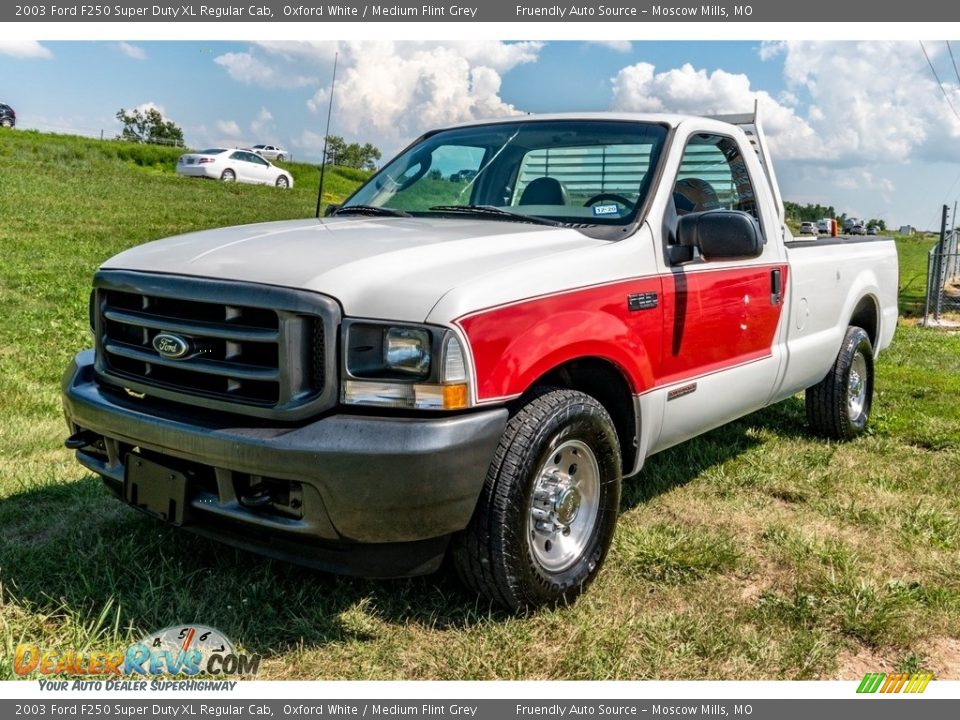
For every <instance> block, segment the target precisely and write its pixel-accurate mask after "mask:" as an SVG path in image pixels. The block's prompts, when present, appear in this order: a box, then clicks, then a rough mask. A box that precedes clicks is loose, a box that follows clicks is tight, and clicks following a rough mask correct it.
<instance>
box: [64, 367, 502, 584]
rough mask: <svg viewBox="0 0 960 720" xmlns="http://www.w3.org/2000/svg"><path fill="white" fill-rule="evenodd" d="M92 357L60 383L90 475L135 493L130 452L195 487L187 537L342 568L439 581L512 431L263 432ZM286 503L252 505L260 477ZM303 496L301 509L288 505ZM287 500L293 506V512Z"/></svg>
mask: <svg viewBox="0 0 960 720" xmlns="http://www.w3.org/2000/svg"><path fill="white" fill-rule="evenodd" d="M93 360H94V354H93V351H90V350H88V351H84V352H82V353H80V354H79V355H77V357H76V358H75V359H74V360H73V362H72V363H71V365H70V367H69V368H68V369H67V372H66V373H65V375H64V378H63V402H64V412H65V414H66V419H67V423H68V424H69V426H70V429H71V432H73V433H78V432H83V431H88V432H87V436H88V437H90V438H91V442H90V444H89V445H88V446H86V447H83V448H81V449H79V450H77V459H78V460H79V461H80V463H81V464H83V465H84V466H85V467H87V468H89V469H90V470H93V471H94V472H96V473H99V474H100V475H102V476H103V478H104V482H105V483H106V485H107V487H108V488H110V489H111V490H112V491H113V492H114V493H115V494H117V495H118V496H119V497H121V498H123V497H124V467H125V459H126V458H127V456H128V455H129V454H131V453H133V454H139V455H141V456H143V457H145V458H147V459H149V460H152V461H154V462H158V463H162V464H164V465H169V466H170V467H172V468H178V469H183V470H184V472H185V473H187V474H188V475H189V476H190V478H191V480H190V481H189V484H188V493H187V497H186V502H187V505H188V506H189V513H188V514H187V516H186V518H187V519H185V520H184V522H183V525H184V527H185V528H186V529H189V530H192V531H194V532H196V533H199V534H201V535H205V536H208V537H212V538H215V539H217V540H221V541H224V542H227V543H229V544H232V545H235V546H240V547H243V548H246V549H249V550H253V551H255V552H259V553H262V554H266V555H269V556H272V557H277V558H280V559H284V560H288V561H292V562H297V563H300V564H306V565H310V566H313V567H318V568H321V569H325V570H331V571H334V572H342V573H348V574H358V575H365V576H375V577H387V576H403V575H414V574H421V573H424V572H430V571H432V570H434V569H436V567H437V566H438V565H439V563H440V560H441V559H442V557H443V553H444V551H445V549H446V543H447V540H448V539H449V536H450V534H451V533H453V532H456V531H458V530H462V529H463V528H464V527H466V525H467V523H468V522H469V520H470V517H471V515H472V513H473V509H474V506H475V505H476V502H477V498H478V497H479V494H480V489H481V487H482V486H483V482H484V478H485V476H486V471H487V467H488V465H489V464H490V460H491V459H492V457H493V454H494V451H495V449H496V446H497V443H498V442H499V438H500V435H501V433H502V432H503V429H504V427H505V425H506V422H507V410H506V409H504V408H497V409H493V410H486V411H481V412H473V413H466V414H462V415H457V416H453V417H432V418H409V417H403V418H401V417H371V416H368V415H348V414H337V415H329V416H326V417H322V418H320V419H317V420H314V421H312V422H307V423H306V424H302V425H296V426H285V425H278V424H261V425H254V424H253V423H252V422H251V421H250V420H249V419H246V420H238V419H237V418H236V417H234V416H229V415H226V414H223V413H206V412H203V411H202V410H198V409H197V408H193V407H187V406H177V405H175V404H173V403H166V402H163V401H157V400H152V399H150V398H146V399H137V398H134V397H128V396H126V395H125V394H124V393H123V392H122V391H117V390H114V389H112V388H109V387H105V386H101V385H99V384H98V383H97V382H96V381H95V377H94V368H93ZM261 480H262V481H264V482H267V483H268V484H269V485H270V486H271V487H275V488H280V491H279V492H278V493H277V495H278V496H280V497H283V498H284V500H283V501H282V502H280V501H278V502H277V503H268V504H266V505H264V506H259V507H251V506H249V503H247V502H246V496H245V494H244V493H245V488H248V487H249V485H250V484H251V483H253V482H260V481H261ZM294 497H296V500H297V501H296V503H293V502H292V501H291V500H290V498H294ZM283 503H286V504H283Z"/></svg>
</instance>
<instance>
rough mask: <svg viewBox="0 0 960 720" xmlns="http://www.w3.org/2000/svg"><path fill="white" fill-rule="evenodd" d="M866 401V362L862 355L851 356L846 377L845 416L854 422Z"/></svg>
mask: <svg viewBox="0 0 960 720" xmlns="http://www.w3.org/2000/svg"><path fill="white" fill-rule="evenodd" d="M866 401H867V360H866V358H865V357H864V356H863V354H862V353H857V354H856V355H854V356H853V362H852V363H850V373H849V375H848V376H847V415H849V417H850V419H851V420H856V419H857V418H859V417H860V415H861V414H862V413H863V409H864V406H865V405H866Z"/></svg>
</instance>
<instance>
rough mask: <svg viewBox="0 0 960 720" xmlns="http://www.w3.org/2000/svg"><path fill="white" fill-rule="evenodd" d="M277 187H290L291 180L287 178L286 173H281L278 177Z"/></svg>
mask: <svg viewBox="0 0 960 720" xmlns="http://www.w3.org/2000/svg"><path fill="white" fill-rule="evenodd" d="M277 187H278V188H287V187H290V181H289V180H288V179H287V176H286V175H281V176H280V177H278V178H277Z"/></svg>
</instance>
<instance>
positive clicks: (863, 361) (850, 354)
mask: <svg viewBox="0 0 960 720" xmlns="http://www.w3.org/2000/svg"><path fill="white" fill-rule="evenodd" d="M872 402H873V346H872V345H871V344H870V336H869V335H867V333H866V331H865V330H864V329H863V328H859V327H853V326H851V327H848V328H847V334H846V335H845V336H844V338H843V345H841V346H840V352H839V354H838V355H837V359H836V360H835V361H834V363H833V367H831V368H830V372H828V373H827V376H826V377H825V378H824V379H823V380H821V381H820V382H819V383H817V384H816V385H814V386H813V387H811V388H807V423H808V424H809V425H810V429H811V430H813V431H814V432H815V433H816V434H818V435H822V436H824V437H828V438H834V439H836V440H852V439H853V438H855V437H857V436H858V435H860V434H861V433H863V431H864V430H865V429H866V427H867V421H868V420H869V418H870V406H871V404H872Z"/></svg>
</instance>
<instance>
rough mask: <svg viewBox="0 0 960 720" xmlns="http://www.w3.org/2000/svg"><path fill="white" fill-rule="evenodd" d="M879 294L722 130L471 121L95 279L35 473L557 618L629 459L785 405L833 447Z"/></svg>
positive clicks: (594, 562)
mask: <svg viewBox="0 0 960 720" xmlns="http://www.w3.org/2000/svg"><path fill="white" fill-rule="evenodd" d="M896 294H897V256H896V249H895V247H894V244H893V242H892V241H890V240H889V239H883V238H876V237H862V238H857V239H852V238H844V237H840V238H822V239H798V238H793V237H791V235H790V232H789V230H788V229H787V227H786V225H785V224H784V217H783V203H782V201H781V198H780V193H779V190H778V187H777V182H776V178H775V176H774V172H773V168H772V166H771V163H770V159H769V157H768V154H767V149H766V147H765V144H764V140H763V136H762V133H761V131H760V128H759V124H758V123H757V122H756V121H755V117H754V116H753V115H749V116H738V117H733V116H728V117H725V118H703V117H689V116H673V115H630V114H581V115H574V116H570V115H554V116H540V117H537V116H525V117H522V118H517V119H504V120H496V121H492V122H485V123H472V124H468V125H462V126H457V127H452V128H446V129H442V130H437V131H434V132H430V133H428V134H426V135H424V136H423V137H421V138H420V139H418V140H417V141H416V142H414V143H413V144H412V145H410V146H409V147H408V148H407V149H405V150H404V151H402V152H401V153H400V154H399V155H398V156H397V157H396V158H395V159H394V160H392V161H391V162H390V163H389V164H387V165H386V166H385V167H384V168H383V169H382V170H381V171H380V172H379V173H377V174H376V175H375V176H374V177H373V178H371V180H370V181H369V182H367V183H366V184H365V185H363V186H362V187H361V188H360V189H359V190H357V192H356V193H354V195H353V196H351V197H350V198H349V199H348V200H347V201H346V202H345V203H344V204H343V205H341V206H340V207H338V208H335V209H333V211H332V212H330V213H328V216H327V217H325V218H324V219H322V220H317V219H307V220H296V221H287V222H274V223H266V224H259V225H246V226H242V227H230V228H222V229H218V230H210V231H205V232H199V233H193V234H190V235H184V236H181V237H174V238H169V239H166V240H160V241H158V242H153V243H149V244H147V245H143V246H140V247H136V248H133V249H131V250H128V251H126V252H123V253H121V254H119V255H117V256H116V257H114V258H112V259H110V260H108V261H107V262H105V263H104V264H103V266H102V267H101V268H100V270H99V271H98V272H97V273H96V276H95V277H94V290H93V293H92V295H91V302H90V323H91V329H92V332H93V338H94V345H95V347H94V348H93V349H91V350H86V351H83V352H80V353H79V354H78V355H77V356H76V358H75V360H74V361H73V363H72V364H71V366H70V367H69V368H68V370H67V372H66V374H65V377H64V381H63V397H64V406H65V410H66V417H67V421H68V423H69V427H70V433H71V435H70V437H69V439H68V440H67V446H68V447H70V448H73V449H75V450H76V453H77V458H78V460H79V461H80V462H81V463H82V464H83V465H84V466H86V467H87V468H89V469H91V470H92V471H94V472H96V473H98V474H100V475H101V476H102V477H103V479H104V482H105V483H106V486H107V487H108V488H110V489H111V490H112V491H113V492H114V493H115V494H116V495H117V496H119V497H120V498H121V499H122V500H124V501H126V502H127V503H129V504H130V505H132V506H134V507H136V508H139V509H140V510H143V511H145V512H147V513H149V514H151V515H153V516H156V517H159V518H161V519H163V520H165V521H168V522H171V523H174V524H176V525H182V526H183V527H184V528H187V529H189V530H192V531H194V532H196V533H199V534H201V535H203V536H206V537H209V538H213V539H216V540H219V541H223V542H226V543H230V544H232V545H235V546H239V547H242V548H247V549H249V550H252V551H256V552H260V553H264V554H267V555H270V556H273V557H277V558H283V559H286V560H289V561H293V562H297V563H303V564H307V565H310V566H313V567H317V568H321V569H325V570H332V571H337V572H345V573H353V574H362V575H367V576H379V577H385V576H403V575H412V574H419V573H426V572H430V571H433V570H435V569H436V568H437V567H438V566H439V565H440V562H441V560H442V559H443V558H444V556H445V555H446V554H447V553H451V554H452V559H453V563H454V565H455V567H456V568H457V571H458V573H459V575H460V576H461V578H462V579H463V581H464V582H465V583H466V584H467V585H468V586H469V587H470V588H472V589H473V590H475V591H476V592H478V593H480V594H481V595H483V596H484V597H486V598H488V599H489V600H491V601H493V602H496V603H498V604H501V605H504V606H506V607H509V608H514V609H517V608H523V607H532V606H537V605H539V604H543V603H555V602H565V601H569V600H571V599H572V598H574V597H575V596H576V595H577V594H579V593H580V592H581V591H582V590H583V588H584V587H585V586H586V585H587V584H588V583H589V582H590V581H591V580H592V579H593V578H594V577H595V576H596V574H597V572H598V571H599V569H600V566H601V564H602V563H603V561H604V557H605V555H606V554H607V548H608V547H609V544H610V540H611V537H612V536H613V533H614V526H615V524H616V521H617V511H618V505H619V500H620V488H621V482H622V478H623V477H624V476H629V475H633V474H635V473H637V472H638V471H639V470H640V468H641V466H642V465H643V462H644V459H645V458H647V457H649V456H650V455H651V454H653V453H656V452H658V451H660V450H663V449H664V448H668V447H670V446H671V445H674V444H676V443H679V442H682V441H684V440H687V439H688V438H692V437H694V436H695V435H698V434H700V433H703V432H706V431H707V430H710V429H711V428H714V427H716V426H718V425H721V424H722V423H726V422H729V421H730V420H733V419H734V418H737V417H739V416H742V415H745V414H747V413H750V412H753V411H754V410H757V409H759V408H762V407H764V406H766V405H769V404H771V403H775V402H778V401H780V400H783V399H785V398H789V397H790V396H792V395H794V394H795V393H797V392H799V391H801V390H806V392H807V415H808V418H809V421H810V425H811V427H812V429H813V430H814V431H815V432H817V433H820V434H823V435H826V436H829V437H833V438H838V439H847V438H852V437H854V436H856V435H857V434H858V433H860V432H862V431H863V429H864V426H865V424H866V422H867V417H868V414H869V412H870V403H871V397H872V393H873V363H874V358H875V356H876V354H877V353H878V352H879V351H880V350H882V349H883V348H885V347H887V346H888V345H889V344H890V341H891V338H892V337H893V334H894V330H895V327H896V320H897V305H896Z"/></svg>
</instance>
